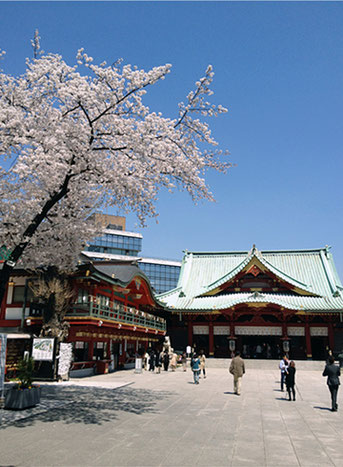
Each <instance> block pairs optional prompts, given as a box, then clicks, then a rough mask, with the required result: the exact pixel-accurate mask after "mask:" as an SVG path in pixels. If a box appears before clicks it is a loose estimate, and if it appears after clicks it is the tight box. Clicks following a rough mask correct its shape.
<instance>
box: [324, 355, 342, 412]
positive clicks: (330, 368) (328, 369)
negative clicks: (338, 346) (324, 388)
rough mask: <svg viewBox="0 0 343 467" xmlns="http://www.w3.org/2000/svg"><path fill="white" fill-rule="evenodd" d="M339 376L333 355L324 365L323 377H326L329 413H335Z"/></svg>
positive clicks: (339, 371)
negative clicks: (329, 399) (329, 394)
mask: <svg viewBox="0 0 343 467" xmlns="http://www.w3.org/2000/svg"><path fill="white" fill-rule="evenodd" d="M340 375H341V370H340V368H339V366H337V365H335V359H334V357H333V355H330V356H329V358H328V363H327V364H326V365H325V368H324V371H323V376H327V385H328V386H329V390H330V393H331V412H337V410H338V404H337V392H338V386H339V385H340V384H341V383H340V381H339V377H340Z"/></svg>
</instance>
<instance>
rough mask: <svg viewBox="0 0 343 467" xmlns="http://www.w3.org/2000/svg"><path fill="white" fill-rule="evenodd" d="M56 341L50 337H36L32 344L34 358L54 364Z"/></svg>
mask: <svg viewBox="0 0 343 467" xmlns="http://www.w3.org/2000/svg"><path fill="white" fill-rule="evenodd" d="M54 341H55V339H51V338H48V337H35V338H34V339H33V344H32V358H33V359H34V360H40V361H48V362H52V361H53V358H54Z"/></svg>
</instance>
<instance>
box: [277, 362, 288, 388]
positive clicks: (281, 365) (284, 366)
mask: <svg viewBox="0 0 343 467" xmlns="http://www.w3.org/2000/svg"><path fill="white" fill-rule="evenodd" d="M287 367H288V359H287V357H286V355H284V356H283V357H282V359H281V361H280V363H279V368H280V370H281V391H282V392H283V386H284V382H285V377H286V370H287Z"/></svg>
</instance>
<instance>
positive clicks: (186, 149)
mask: <svg viewBox="0 0 343 467" xmlns="http://www.w3.org/2000/svg"><path fill="white" fill-rule="evenodd" d="M37 44H38V46H37ZM34 49H35V54H34V58H33V59H27V60H26V70H25V73H24V74H22V75H20V76H11V75H9V74H6V73H5V72H3V71H1V72H0V158H1V161H0V218H1V219H0V220H1V222H0V242H1V245H0V246H4V247H6V248H7V250H8V251H9V252H10V255H9V257H8V258H7V259H6V260H5V261H4V263H3V265H2V266H3V267H2V270H1V276H0V303H1V299H2V297H3V294H4V290H5V286H6V283H7V281H8V279H9V276H10V274H11V272H12V270H13V268H14V266H15V265H16V264H17V263H18V261H19V262H20V264H21V265H23V267H31V268H34V267H38V266H44V265H52V264H53V265H55V266H57V267H59V268H69V267H71V266H72V264H75V257H76V256H77V254H78V253H79V252H80V251H81V249H82V245H83V244H84V242H85V241H87V240H88V239H90V238H91V236H94V233H95V232H94V229H93V228H92V227H91V226H90V225H88V224H87V223H86V222H85V220H86V219H87V218H88V217H89V215H90V214H91V213H92V212H94V210H96V209H100V208H103V207H104V206H108V207H115V208H117V209H119V210H122V211H125V212H127V211H134V212H135V213H136V214H137V216H138V218H139V220H140V222H141V223H142V225H143V224H144V222H145V220H146V218H147V217H151V216H155V215H156V214H157V213H156V210H155V203H156V200H157V196H158V192H159V190H160V189H161V188H162V187H163V188H165V189H167V190H169V191H173V190H174V189H175V188H178V189H181V190H185V191H187V192H188V193H189V194H190V196H191V197H192V199H193V200H194V202H197V201H198V200H201V199H206V200H213V197H212V194H211V193H210V191H209V188H208V187H207V185H206V183H205V180H204V175H205V172H206V170H207V169H214V170H217V171H224V172H225V170H226V169H227V168H228V167H229V166H230V164H229V163H224V162H221V157H220V156H221V155H222V152H221V151H220V150H218V149H217V146H218V145H217V142H216V141H215V140H214V139H213V137H212V135H211V130H210V126H209V123H208V117H212V116H217V115H218V114H222V113H225V112H226V111H227V110H226V109H225V108H224V107H222V106H221V105H214V104H212V103H210V102H209V101H208V99H209V96H210V95H211V94H212V91H211V90H210V85H211V82H212V79H213V75H214V73H213V70H212V67H211V66H209V67H208V68H207V70H206V73H205V76H204V77H203V78H201V79H200V80H199V81H197V82H196V84H195V89H194V90H193V91H191V92H190V93H189V94H188V96H187V98H186V100H185V101H184V102H181V103H180V104H179V105H178V109H177V112H176V116H175V117H174V118H167V117H164V116H162V114H161V113H156V112H154V111H151V110H150V109H149V107H147V105H145V104H144V103H143V96H144V95H145V94H146V92H147V90H148V88H149V87H150V86H152V85H154V84H156V83H157V82H159V81H161V80H163V79H164V78H165V76H166V75H167V74H168V73H169V72H170V69H171V65H168V64H167V65H163V66H158V67H154V68H152V69H151V70H149V71H144V70H140V69H137V67H134V66H131V65H125V64H123V63H122V62H121V61H117V62H116V63H114V64H112V65H107V64H106V63H105V62H104V63H101V64H100V65H96V64H94V63H93V59H92V57H89V56H88V55H87V54H86V53H85V52H84V50H83V49H80V50H79V51H78V53H77V56H76V64H75V65H72V66H71V65H68V64H67V63H66V62H65V61H64V60H63V58H62V57H61V56H60V55H57V54H50V53H49V54H44V53H41V51H40V50H39V42H38V34H37V36H35V41H34ZM2 55H3V53H2Z"/></svg>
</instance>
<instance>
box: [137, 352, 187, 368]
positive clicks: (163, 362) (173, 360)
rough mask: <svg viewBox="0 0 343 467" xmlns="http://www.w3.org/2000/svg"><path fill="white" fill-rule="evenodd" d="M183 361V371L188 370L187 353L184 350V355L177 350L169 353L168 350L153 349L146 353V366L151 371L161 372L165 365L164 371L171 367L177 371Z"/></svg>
mask: <svg viewBox="0 0 343 467" xmlns="http://www.w3.org/2000/svg"><path fill="white" fill-rule="evenodd" d="M178 363H181V364H182V368H183V371H186V370H187V354H186V352H183V354H182V355H178V354H177V353H175V352H172V353H169V352H168V351H167V350H162V352H159V351H158V350H151V351H150V353H148V352H147V353H146V354H145V356H144V368H145V369H146V370H148V369H149V371H152V372H156V373H161V368H162V366H163V369H164V371H168V370H169V367H170V368H171V370H172V371H175V370H176V368H177V364H178Z"/></svg>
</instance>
